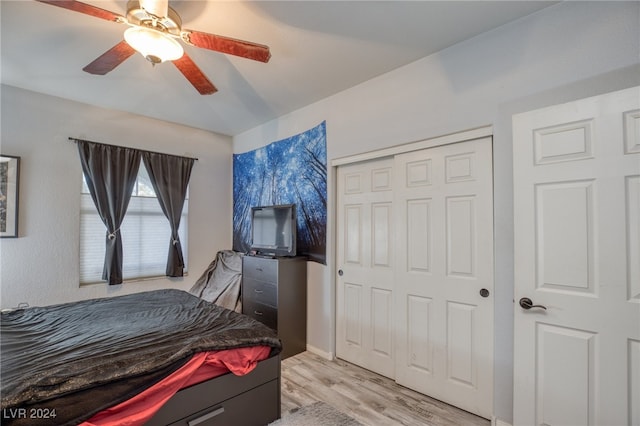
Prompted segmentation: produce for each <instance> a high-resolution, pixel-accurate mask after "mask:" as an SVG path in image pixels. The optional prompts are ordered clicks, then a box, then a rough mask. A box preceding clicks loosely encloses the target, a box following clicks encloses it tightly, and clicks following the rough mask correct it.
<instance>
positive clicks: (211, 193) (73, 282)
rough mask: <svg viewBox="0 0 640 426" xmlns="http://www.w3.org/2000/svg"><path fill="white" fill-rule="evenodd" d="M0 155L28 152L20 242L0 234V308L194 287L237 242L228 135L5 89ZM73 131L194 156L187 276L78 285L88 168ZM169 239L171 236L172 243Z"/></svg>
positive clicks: (100, 139) (24, 163)
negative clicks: (219, 254)
mask: <svg viewBox="0 0 640 426" xmlns="http://www.w3.org/2000/svg"><path fill="white" fill-rule="evenodd" d="M1 89H2V92H1V94H2V100H1V102H2V104H1V105H2V107H1V113H2V116H1V118H2V130H1V135H2V140H1V145H0V150H1V152H2V154H6V155H17V156H20V157H21V163H20V167H21V173H20V193H19V196H20V207H19V208H20V210H19V235H20V237H19V238H15V239H7V238H3V239H1V240H0V306H1V307H2V308H8V307H14V306H16V305H17V304H18V303H21V302H27V303H29V304H30V305H31V306H37V305H49V304H54V303H62V302H67V301H75V300H81V299H88V298H93V297H103V296H112V295H119V294H127V293H134V292H139V291H147V290H155V289H160V288H178V289H183V290H188V289H189V288H191V286H192V285H193V283H194V282H195V280H197V279H198V277H199V276H200V274H202V272H204V270H205V268H206V267H207V266H208V265H209V263H210V262H211V261H212V260H213V258H214V257H215V254H216V252H217V251H218V250H222V249H229V248H230V247H231V212H232V209H231V199H232V195H231V190H232V187H231V181H232V143H231V138H229V137H228V136H222V135H218V134H214V133H211V132H208V131H203V130H197V129H193V128H189V127H185V126H180V125H175V124H171V123H167V122H163V121H158V120H153V119H149V118H144V117H139V116H135V115H132V114H129V113H123V112H117V111H110V110H105V109H100V108H96V107H91V106H88V105H84V104H80V103H76V102H72V101H67V100H63V99H60V98H55V97H51V96H46V95H41V94H37V93H34V92H29V91H25V90H22V89H18V88H15V87H10V86H4V85H3V86H2V87H1ZM68 137H75V138H80V139H87V140H91V141H95V142H104V143H110V144H115V145H124V146H130V147H135V148H141V149H146V150H153V151H159V152H165V153H169V154H176V155H186V156H192V157H197V158H198V159H199V161H197V162H196V163H195V165H194V168H193V172H192V176H191V184H190V188H189V190H190V192H189V236H188V240H189V241H188V244H189V245H188V250H189V265H188V266H189V275H188V276H185V277H183V278H171V279H170V278H159V279H152V280H146V281H137V282H129V283H126V282H125V283H124V284H123V285H117V286H108V285H106V284H104V283H103V284H94V285H87V286H82V287H80V286H79V244H80V243H79V232H80V189H81V184H82V180H81V179H82V170H81V167H80V160H79V157H78V152H77V148H76V145H75V144H74V143H73V142H70V141H69V140H68ZM168 244H169V236H167V249H168Z"/></svg>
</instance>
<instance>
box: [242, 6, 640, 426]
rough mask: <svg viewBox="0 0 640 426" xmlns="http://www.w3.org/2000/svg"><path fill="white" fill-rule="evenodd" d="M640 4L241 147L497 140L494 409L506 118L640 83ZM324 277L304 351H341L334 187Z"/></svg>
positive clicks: (506, 377) (423, 73)
mask: <svg viewBox="0 0 640 426" xmlns="http://www.w3.org/2000/svg"><path fill="white" fill-rule="evenodd" d="M639 19H640V3H638V2H625V3H622V2H565V3H562V4H559V5H557V6H553V7H551V8H548V9H545V10H543V11H541V12H538V13H536V14H533V15H530V16H529V17H526V18H523V19H521V20H519V21H516V22H514V23H511V24H508V25H506V26H503V27H501V28H498V29H496V30H494V31H491V32H488V33H485V34H483V35H481V36H478V37H476V38H474V39H472V40H469V41H466V42H464V43H461V44H458V45H456V46H453V47H451V48H448V49H446V50H444V51H442V52H440V53H438V54H435V55H432V56H429V57H426V58H423V59H421V60H419V61H417V62H414V63H412V64H410V65H408V66H405V67H402V68H400V69H397V70H395V71H393V72H390V73H388V74H385V75H382V76H380V77H378V78H375V79H372V80H370V81H368V82H366V83H364V84H361V85H359V86H356V87H353V88H351V89H349V90H346V91H344V92H341V93H339V94H337V95H334V96H332V97H330V98H327V99H324V100H322V101H320V102H317V103H315V104H312V105H309V106H307V107H305V108H302V109H300V110H298V111H295V112H293V113H291V114H289V115H287V116H284V117H281V118H279V119H277V120H274V121H271V122H269V123H266V124H264V125H262V126H260V127H257V128H254V129H252V130H250V131H247V132H245V133H243V134H240V135H237V136H236V137H234V152H236V153H239V152H244V151H248V150H250V149H253V148H256V147H259V146H262V145H265V144H267V143H270V142H273V141H276V140H279V139H283V138H285V137H288V136H291V135H294V134H297V133H299V132H302V131H304V130H306V129H308V128H311V127H313V126H315V125H316V124H318V123H319V122H320V121H322V120H326V121H327V152H328V154H327V155H328V157H329V162H330V161H331V159H335V158H339V157H344V156H348V155H353V154H357V153H362V152H367V151H372V150H376V149H381V148H386V147H389V146H394V145H399V144H404V143H408V142H413V141H419V140H424V139H428V138H432V137H436V136H441V135H445V134H450V133H455V132H459V131H463V130H468V129H472V128H475V127H479V126H484V125H492V126H493V129H494V202H495V213H494V216H495V219H494V220H495V294H494V297H495V382H494V383H495V385H494V388H495V392H494V394H495V405H494V413H495V415H496V417H497V418H498V419H501V420H502V421H507V422H511V421H512V420H511V419H512V404H513V390H512V386H513V254H512V251H513V206H512V204H513V196H512V191H513V182H512V158H511V156H512V149H511V144H512V140H511V115H512V114H514V113H517V112H522V111H526V110H530V109H535V108H540V107H543V106H548V105H553V104H557V103H562V102H567V101H570V100H573V99H579V98H582V97H587V96H592V95H596V94H600V93H605V92H608V91H613V90H619V89H623V88H626V87H630V86H634V85H638V84H640V46H639V44H640V24H639ZM330 176H331V178H330V179H331V180H330V182H329V191H330V193H329V200H330V205H329V224H328V226H329V235H331V236H332V237H331V241H329V247H328V252H327V260H328V265H327V266H326V267H324V266H321V265H318V264H315V263H310V270H309V283H308V285H309V314H308V315H309V325H308V329H309V333H308V344H309V346H311V347H313V348H316V349H319V350H320V351H322V352H325V353H334V348H335V321H334V309H335V307H334V302H335V290H334V289H335V280H334V276H335V275H334V274H335V271H336V269H337V268H336V265H335V260H334V259H335V250H334V249H335V247H334V241H333V239H334V237H333V235H334V233H335V220H334V209H335V192H334V188H335V181H334V175H333V174H332V173H331V174H330Z"/></svg>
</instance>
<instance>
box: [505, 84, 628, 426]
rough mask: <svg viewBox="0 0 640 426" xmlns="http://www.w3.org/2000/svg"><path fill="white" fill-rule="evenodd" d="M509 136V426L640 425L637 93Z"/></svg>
mask: <svg viewBox="0 0 640 426" xmlns="http://www.w3.org/2000/svg"><path fill="white" fill-rule="evenodd" d="M513 137H514V142H513V143H514V148H513V168H514V229H515V246H514V249H515V252H514V256H515V291H514V295H515V300H514V301H515V312H514V317H515V324H514V331H515V336H514V357H515V359H514V424H517V425H523V426H524V425H585V426H586V425H640V225H639V224H640V88H632V89H628V90H624V91H620V92H614V93H611V94H606V95H602V96H597V97H593V98H588V99H584V100H580V101H576V102H571V103H568V104H563V105H558V106H554V107H549V108H544V109H541V110H536V111H532V112H528V113H523V114H518V115H516V116H514V118H513Z"/></svg>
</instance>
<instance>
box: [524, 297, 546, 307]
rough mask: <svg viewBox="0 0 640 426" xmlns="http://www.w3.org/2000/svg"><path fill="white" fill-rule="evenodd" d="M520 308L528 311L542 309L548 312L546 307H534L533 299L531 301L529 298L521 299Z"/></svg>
mask: <svg viewBox="0 0 640 426" xmlns="http://www.w3.org/2000/svg"><path fill="white" fill-rule="evenodd" d="M519 303H520V307H521V308H522V309H526V310H529V309H531V308H541V309H544V310H546V309H547V307H546V306H542V305H534V304H533V302H532V301H531V299H529V298H528V297H523V298H522V299H520V302H519Z"/></svg>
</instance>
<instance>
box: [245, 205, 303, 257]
mask: <svg viewBox="0 0 640 426" xmlns="http://www.w3.org/2000/svg"><path fill="white" fill-rule="evenodd" d="M296 218H297V216H296V205H295V204H281V205H277V206H260V207H252V208H251V251H252V252H255V254H258V255H266V256H295V255H296V236H297V221H296Z"/></svg>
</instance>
